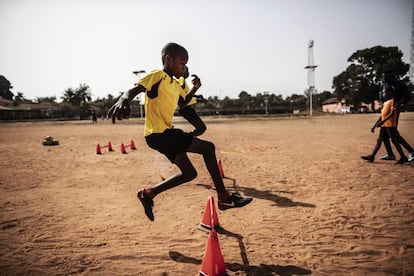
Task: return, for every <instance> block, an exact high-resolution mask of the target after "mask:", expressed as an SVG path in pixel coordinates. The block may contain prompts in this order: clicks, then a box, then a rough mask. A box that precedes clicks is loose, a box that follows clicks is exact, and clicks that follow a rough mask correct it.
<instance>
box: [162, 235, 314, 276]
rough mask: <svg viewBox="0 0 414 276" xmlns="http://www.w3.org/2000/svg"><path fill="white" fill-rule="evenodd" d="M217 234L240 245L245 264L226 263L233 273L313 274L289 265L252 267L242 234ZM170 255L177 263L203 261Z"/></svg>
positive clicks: (197, 262) (200, 262) (180, 255)
mask: <svg viewBox="0 0 414 276" xmlns="http://www.w3.org/2000/svg"><path fill="white" fill-rule="evenodd" d="M217 232H218V233H219V234H222V235H226V236H229V237H233V238H235V239H237V241H238V243H239V247H240V255H241V258H242V261H243V264H239V263H225V265H226V269H228V270H230V271H232V272H236V271H244V272H246V274H247V275H263V276H266V275H274V273H277V274H278V275H284V276H289V275H307V274H311V273H312V271H311V270H308V269H305V268H301V267H298V266H293V265H287V266H280V265H266V264H260V266H256V265H250V264H249V260H248V258H247V254H246V247H245V246H244V243H243V236H241V235H240V234H236V233H233V232H230V231H228V230H225V229H223V228H220V230H218V231H217ZM169 255H170V258H171V259H172V260H174V261H176V262H182V263H191V264H196V265H200V266H201V264H202V260H200V259H196V258H193V257H188V256H185V255H183V254H181V253H179V252H177V251H170V252H169Z"/></svg>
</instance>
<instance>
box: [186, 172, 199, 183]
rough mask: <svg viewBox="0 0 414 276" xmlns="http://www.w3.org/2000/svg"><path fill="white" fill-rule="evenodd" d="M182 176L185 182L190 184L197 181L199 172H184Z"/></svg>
mask: <svg viewBox="0 0 414 276" xmlns="http://www.w3.org/2000/svg"><path fill="white" fill-rule="evenodd" d="M182 176H183V178H184V181H185V182H189V181H191V180H194V179H196V177H197V171H196V170H188V171H185V172H182Z"/></svg>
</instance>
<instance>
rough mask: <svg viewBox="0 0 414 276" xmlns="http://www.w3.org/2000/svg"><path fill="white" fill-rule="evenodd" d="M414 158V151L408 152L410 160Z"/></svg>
mask: <svg viewBox="0 0 414 276" xmlns="http://www.w3.org/2000/svg"><path fill="white" fill-rule="evenodd" d="M413 160H414V151H412V152H410V153H409V154H408V162H411V161H413Z"/></svg>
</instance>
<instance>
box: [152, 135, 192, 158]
mask: <svg viewBox="0 0 414 276" xmlns="http://www.w3.org/2000/svg"><path fill="white" fill-rule="evenodd" d="M193 138H194V137H193V136H192V135H191V134H189V133H186V132H184V131H182V130H181V129H176V128H171V129H166V130H165V131H164V132H163V133H153V134H150V135H148V136H146V137H145V140H146V141H147V144H148V146H150V147H151V148H152V149H155V150H158V151H159V152H161V153H162V154H164V155H165V156H166V157H167V158H168V159H169V160H170V161H171V162H172V163H174V159H175V156H176V155H177V153H180V152H187V151H188V148H189V147H190V145H191V143H192V142H193Z"/></svg>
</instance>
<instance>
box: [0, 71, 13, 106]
mask: <svg viewBox="0 0 414 276" xmlns="http://www.w3.org/2000/svg"><path fill="white" fill-rule="evenodd" d="M12 88H13V86H11V83H10V82H9V80H8V79H6V78H5V77H4V76H3V75H0V96H1V97H3V98H4V99H6V100H9V101H13V96H14V94H13V93H12V92H11V91H10V89H12Z"/></svg>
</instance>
